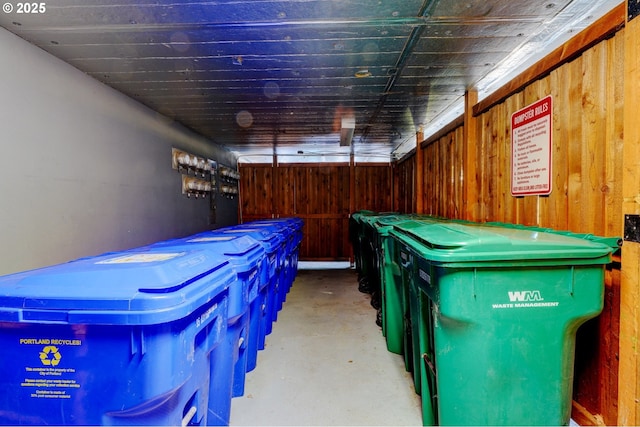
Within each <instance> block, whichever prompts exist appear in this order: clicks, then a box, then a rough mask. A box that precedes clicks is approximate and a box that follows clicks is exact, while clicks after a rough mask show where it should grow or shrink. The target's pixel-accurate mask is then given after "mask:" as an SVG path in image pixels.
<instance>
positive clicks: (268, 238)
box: [214, 226, 285, 348]
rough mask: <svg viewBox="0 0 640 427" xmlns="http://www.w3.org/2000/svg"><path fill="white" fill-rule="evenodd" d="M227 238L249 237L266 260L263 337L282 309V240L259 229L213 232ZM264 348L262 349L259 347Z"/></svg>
mask: <svg viewBox="0 0 640 427" xmlns="http://www.w3.org/2000/svg"><path fill="white" fill-rule="evenodd" d="M214 231H215V232H216V233H222V234H223V235H227V236H249V237H251V238H253V239H255V240H257V241H258V242H260V244H261V245H262V247H263V248H264V250H265V255H266V258H267V270H268V277H269V278H268V282H267V304H266V305H265V316H267V318H268V319H269V320H268V321H266V322H265V335H268V334H270V333H271V331H272V329H273V322H275V321H276V320H277V318H278V311H279V310H280V309H281V308H282V304H280V297H279V295H280V287H281V286H282V285H281V283H280V270H281V268H282V264H283V261H284V250H285V248H284V240H283V238H282V236H281V235H280V234H279V233H274V232H273V231H269V230H267V229H264V228H260V227H241V226H232V227H225V228H219V229H217V230H214ZM260 348H264V347H260Z"/></svg>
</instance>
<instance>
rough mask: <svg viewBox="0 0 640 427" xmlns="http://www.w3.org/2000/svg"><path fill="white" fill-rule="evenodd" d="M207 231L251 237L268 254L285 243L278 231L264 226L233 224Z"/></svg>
mask: <svg viewBox="0 0 640 427" xmlns="http://www.w3.org/2000/svg"><path fill="white" fill-rule="evenodd" d="M208 233H218V234H222V235H227V236H229V235H236V236H249V237H252V238H253V239H255V240H257V241H258V242H260V243H261V244H262V245H263V247H264V248H265V250H266V251H267V254H269V255H270V254H272V253H274V252H277V251H278V250H280V249H282V248H283V246H284V244H285V243H286V241H285V239H284V237H283V236H282V235H281V234H280V233H277V232H274V231H273V230H268V229H266V228H261V227H237V226H235V227H227V228H220V229H217V230H213V231H211V232H208ZM202 234H205V233H200V234H197V235H196V236H201V235H202ZM194 237H195V236H194Z"/></svg>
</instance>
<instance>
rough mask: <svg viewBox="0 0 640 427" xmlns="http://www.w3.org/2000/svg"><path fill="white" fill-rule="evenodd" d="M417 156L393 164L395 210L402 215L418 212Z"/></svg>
mask: <svg viewBox="0 0 640 427" xmlns="http://www.w3.org/2000/svg"><path fill="white" fill-rule="evenodd" d="M414 180H415V156H410V157H407V158H406V159H402V160H401V161H399V162H397V163H394V164H393V194H394V198H393V210H394V211H395V212H400V213H412V212H415V211H416V197H415V191H414Z"/></svg>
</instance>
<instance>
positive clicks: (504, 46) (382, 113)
mask: <svg viewBox="0 0 640 427" xmlns="http://www.w3.org/2000/svg"><path fill="white" fill-rule="evenodd" d="M619 3H620V0H599V1H598V0H595V1H594V0H544V1H540V0H534V1H532V0H424V1H423V0H281V1H277V0H244V1H243V0H216V1H188V0H184V1H183V0H137V1H127V0H119V1H118V0H111V1H109V0H56V1H47V2H46V4H45V10H44V13H38V14H36V13H29V14H24V13H23V14H18V13H17V10H13V11H12V12H11V13H6V12H7V11H5V13H2V14H0V25H1V26H2V27H4V28H6V29H8V30H9V31H11V32H13V33H15V34H17V35H19V36H21V37H23V38H24V39H26V40H28V41H30V42H32V43H34V44H36V45H37V46H40V47H41V48H42V49H44V50H46V51H48V52H50V53H51V54H53V55H55V56H57V57H59V58H61V59H62V60H64V61H66V62H68V63H70V64H71V65H73V66H75V67H77V68H78V69H80V70H82V71H84V72H86V73H88V74H89V75H91V76H93V77H94V78H96V79H98V80H100V81H102V82H104V83H106V84H107V85H110V86H112V87H114V88H115V89H117V90H119V91H121V92H123V93H125V94H127V95H129V96H131V97H132V98H135V99H137V100H138V101H140V102H142V103H143V104H146V105H147V106H149V107H151V108H152V109H154V110H156V111H158V112H160V113H162V114H164V115H166V116H168V117H169V118H171V119H174V120H176V121H178V122H181V123H183V124H184V125H185V126H187V127H189V128H191V129H193V130H194V131H196V132H198V133H200V134H202V135H205V136H207V137H208V138H210V139H211V140H213V141H214V142H216V143H218V144H220V145H224V146H227V147H228V148H229V149H231V150H233V151H235V152H237V153H238V154H239V155H240V156H243V157H244V159H245V160H246V161H250V159H251V158H252V156H253V158H258V157H256V155H258V154H261V153H262V154H271V153H272V152H274V150H277V152H278V154H279V155H282V156H284V157H286V156H291V158H297V159H298V160H300V158H301V157H307V158H312V157H313V156H311V157H310V155H311V154H313V155H316V156H322V157H324V156H326V155H347V156H348V155H349V153H351V152H353V153H354V154H356V155H358V156H360V157H362V158H373V159H380V158H386V159H389V156H390V154H391V155H392V157H394V156H395V157H399V156H401V155H402V154H403V153H404V152H406V151H408V150H409V149H410V148H411V146H412V145H415V132H416V130H417V129H418V127H422V128H423V129H428V128H434V127H437V126H441V125H442V124H446V121H447V120H450V119H452V118H455V116H456V115H457V114H459V113H460V112H461V105H462V100H463V97H464V92H465V90H466V89H468V88H475V89H477V90H479V93H480V96H481V97H482V94H483V93H484V94H488V93H490V92H491V91H492V90H495V89H496V88H497V87H498V86H499V85H500V84H502V83H504V80H505V79H507V78H509V77H510V76H513V75H515V73H517V71H518V70H522V67H523V66H525V65H526V64H528V63H531V62H532V61H535V60H536V58H539V57H541V56H542V55H544V53H545V52H548V51H550V50H551V49H553V48H555V47H556V46H557V45H558V44H559V43H561V42H563V41H565V40H566V39H568V38H569V37H570V36H571V35H573V34H575V33H576V32H577V31H579V30H581V29H583V28H585V27H586V26H588V25H589V24H590V23H592V22H593V21H595V20H596V19H597V18H599V17H600V16H602V15H603V14H604V13H606V12H607V11H609V10H610V9H612V8H613V7H614V6H616V5H617V4H619ZM14 5H15V6H17V3H15V4H14ZM5 6H6V4H5ZM452 114H453V116H452ZM345 117H346V118H348V120H349V119H351V120H354V121H355V125H354V126H352V125H348V124H347V130H348V127H349V126H351V127H353V128H354V129H353V138H352V141H351V144H350V145H343V146H341V145H340V141H341V139H340V135H341V129H342V128H343V126H342V123H343V122H342V121H343V118H345ZM342 133H344V130H343V131H342ZM427 135H428V132H427ZM347 136H348V135H347ZM347 139H348V138H347ZM346 142H348V141H344V135H343V144H345V143H346ZM274 147H275V148H274Z"/></svg>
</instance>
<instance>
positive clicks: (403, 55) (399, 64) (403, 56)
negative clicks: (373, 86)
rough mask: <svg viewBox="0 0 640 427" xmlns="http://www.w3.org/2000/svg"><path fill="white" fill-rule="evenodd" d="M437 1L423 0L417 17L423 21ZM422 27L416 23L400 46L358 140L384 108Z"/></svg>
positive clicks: (362, 139)
mask: <svg viewBox="0 0 640 427" xmlns="http://www.w3.org/2000/svg"><path fill="white" fill-rule="evenodd" d="M439 1H440V0H425V1H424V2H423V3H422V7H420V11H419V13H418V18H417V19H419V20H420V21H422V22H423V23H424V22H425V19H426V18H427V17H429V15H430V14H431V11H432V10H433V8H434V6H435V4H436V3H438V2H439ZM424 29H425V25H418V26H416V27H414V28H413V29H412V30H411V34H409V37H408V38H407V42H406V43H405V44H404V47H403V48H402V52H400V56H399V57H398V60H397V61H396V64H395V66H394V67H393V68H392V70H393V73H392V74H391V75H390V76H389V80H387V85H386V86H385V88H384V92H383V94H382V96H381V97H380V99H379V100H378V104H377V105H376V108H375V110H374V111H373V113H372V114H371V117H370V118H369V121H368V122H367V124H366V126H365V128H364V131H363V132H362V135H361V136H360V142H364V141H365V140H366V138H367V135H368V134H369V129H370V128H371V126H373V125H374V123H375V122H376V120H377V119H378V115H379V114H380V112H381V111H382V109H383V108H384V104H385V103H386V102H387V98H388V97H389V94H390V93H391V91H392V90H393V87H394V86H395V84H396V80H397V79H398V77H399V76H400V73H402V70H403V68H404V66H405V65H406V62H407V59H408V58H409V56H411V54H412V53H413V50H414V49H415V47H416V44H417V43H418V41H420V37H421V36H422V33H423V32H424Z"/></svg>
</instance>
